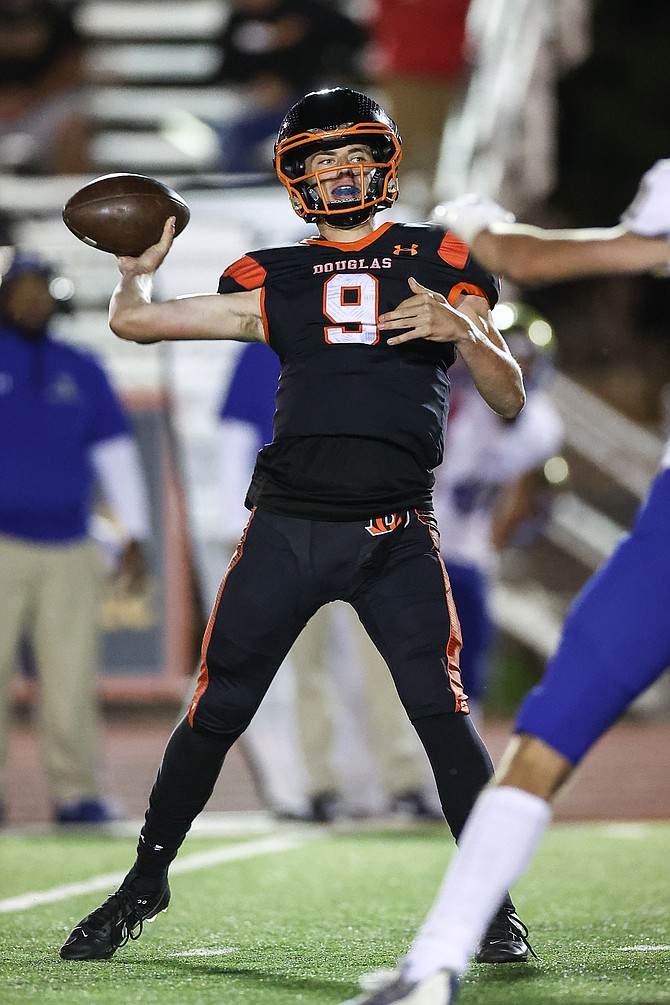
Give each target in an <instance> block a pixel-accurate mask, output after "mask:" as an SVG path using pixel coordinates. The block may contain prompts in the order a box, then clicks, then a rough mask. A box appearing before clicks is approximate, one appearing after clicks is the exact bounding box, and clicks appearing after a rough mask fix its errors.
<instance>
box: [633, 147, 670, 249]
mask: <svg viewBox="0 0 670 1005" xmlns="http://www.w3.org/2000/svg"><path fill="white" fill-rule="evenodd" d="M621 222H622V223H623V225H624V226H625V227H626V228H627V229H628V230H632V231H633V233H634V234H640V236H642V237H661V236H666V235H669V234H670V159H666V160H660V161H656V163H655V164H654V166H653V167H651V168H649V170H648V171H647V172H646V173H645V174H644V175H643V176H642V179H641V181H640V184H639V186H638V190H637V193H636V195H635V198H634V199H633V201H632V202H631V204H630V206H629V207H628V208H627V209H625V210H624V212H623V213H622V214H621Z"/></svg>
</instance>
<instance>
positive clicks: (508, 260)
mask: <svg viewBox="0 0 670 1005" xmlns="http://www.w3.org/2000/svg"><path fill="white" fill-rule="evenodd" d="M444 216H445V218H446V219H447V220H448V221H449V225H450V226H451V228H452V230H454V231H455V232H456V233H458V234H460V236H461V237H463V238H464V239H466V240H467V241H468V243H470V244H471V245H472V248H473V251H474V253H475V254H476V255H477V258H478V259H479V260H480V261H482V262H484V263H485V264H486V265H487V266H488V267H489V268H493V269H496V270H497V269H501V270H502V271H503V272H511V273H512V274H513V275H514V276H515V278H518V279H523V278H525V277H527V276H531V277H532V279H534V280H536V281H542V280H551V279H567V278H569V277H572V276H575V277H576V276H579V275H584V274H587V273H591V274H593V273H597V272H603V273H606V272H607V273H619V272H625V271H638V270H640V269H644V268H645V267H648V268H651V267H656V268H663V269H664V271H665V272H666V274H667V272H668V264H669V262H668V252H669V251H670V243H669V242H668V240H667V236H665V237H660V238H654V236H653V235H657V234H663V235H667V234H668V233H670V160H665V161H659V162H658V163H657V164H656V165H654V167H653V168H652V169H651V170H650V171H649V172H647V174H646V175H645V176H644V178H643V179H642V183H641V185H640V188H639V191H638V195H637V196H636V198H635V199H634V201H633V203H632V204H631V206H630V207H629V208H628V209H627V210H626V212H625V213H624V214H623V216H622V224H623V226H621V227H614V228H611V229H610V230H607V231H601V232H597V231H586V230H582V231H563V232H549V231H542V230H538V229H537V228H534V227H524V226H521V225H519V224H516V223H514V222H513V218H510V214H508V213H507V212H506V211H505V210H503V209H502V208H501V207H499V206H497V205H496V204H495V203H492V202H491V201H490V200H488V199H484V198H480V197H478V196H466V197H463V198H461V199H458V200H455V201H454V202H453V203H451V204H447V206H446V207H445V212H444ZM664 258H665V261H664ZM668 514H670V442H669V443H668V446H667V448H666V451H665V456H664V458H663V461H662V463H661V470H660V472H659V474H658V475H657V477H656V479H655V481H654V483H653V484H652V486H651V489H650V491H649V494H648V496H647V499H646V501H645V502H644V504H643V506H642V508H641V510H640V512H639V514H638V517H637V520H636V522H635V524H634V526H633V529H632V531H631V532H630V534H629V535H628V537H627V538H626V539H625V540H624V541H622V543H621V544H620V545H619V546H618V547H617V548H616V550H615V551H614V553H613V554H612V556H611V557H610V558H609V559H608V561H607V562H605V564H604V565H603V566H602V567H601V569H600V570H599V571H598V572H597V573H596V574H595V575H594V576H593V577H592V578H591V579H590V580H589V582H588V583H587V584H586V586H585V587H584V588H583V589H582V591H581V592H580V593H579V594H578V596H577V598H576V600H575V601H574V603H573V605H572V608H571V610H570V612H569V613H568V617H567V620H566V622H565V626H564V629H563V635H562V638H561V641H560V644H559V646H558V650H557V652H556V653H555V655H554V656H553V657H552V659H551V660H550V661H549V664H548V667H547V670H546V673H545V675H544V677H543V679H542V681H541V682H540V684H539V685H538V686H537V687H535V688H534V689H533V690H532V691H531V692H530V694H529V695H528V696H527V698H526V699H525V700H524V702H523V703H522V705H521V707H520V709H519V712H518V714H517V719H516V724H515V736H514V738H513V739H512V740H511V741H510V743H509V745H508V748H507V751H506V754H505V757H504V759H503V763H502V765H501V767H500V769H499V771H498V774H497V780H496V784H495V785H494V786H490V787H488V788H487V789H486V790H485V791H484V792H483V793H482V795H481V796H480V797H479V799H478V801H477V804H476V806H475V809H474V810H473V813H472V816H471V817H470V819H469V820H468V823H467V825H466V827H465V830H464V833H463V835H462V837H461V839H460V841H459V851H458V853H457V855H456V856H455V858H454V860H453V862H452V863H451V865H450V867H449V869H448V871H447V875H446V877H445V879H444V882H443V884H442V887H441V889H440V892H439V894H438V897H437V899H436V901H435V904H434V905H433V908H432V910H431V911H430V913H429V915H428V918H427V919H426V921H425V922H424V924H423V926H422V927H421V929H420V931H419V934H418V936H417V937H416V939H415V941H414V943H413V945H412V947H411V949H410V950H409V952H408V954H407V956H406V957H405V958H404V959H403V961H402V962H401V966H400V968H399V972H398V973H397V975H396V976H395V977H392V978H390V979H389V978H383V977H382V980H381V982H380V983H378V985H377V987H376V988H375V990H373V991H371V992H369V993H367V994H362V995H361V996H359V997H358V998H356V999H354V1000H352V1001H350V1002H348V1003H346V1005H451V1003H453V1002H454V1001H455V1000H456V996H457V993H458V979H459V977H460V976H461V975H462V974H463V973H464V972H465V971H466V969H467V968H468V966H469V963H470V960H471V959H472V957H473V955H474V954H475V953H476V949H477V946H478V945H479V940H480V938H481V935H482V932H484V931H485V930H486V928H487V925H488V924H489V921H490V918H491V916H492V914H493V912H494V911H495V910H496V908H497V904H498V900H499V897H500V895H501V892H502V891H503V890H505V889H506V888H507V885H508V884H511V883H514V882H516V880H517V879H519V877H520V876H521V875H522V874H523V872H524V870H525V869H526V868H527V866H528V864H529V862H530V860H531V858H532V855H533V853H534V851H535V849H536V847H537V845H538V844H539V842H540V839H541V837H542V835H543V833H544V831H545V829H546V828H547V826H548V824H549V821H550V818H551V803H552V800H553V799H554V798H555V796H556V794H557V793H558V792H559V790H560V789H561V787H562V786H563V784H564V783H565V782H566V780H567V779H568V778H569V777H570V776H571V775H572V773H573V771H574V770H575V768H576V766H577V765H578V764H579V763H580V761H581V760H582V758H583V757H584V756H585V754H586V753H587V752H588V751H589V750H590V749H591V747H592V746H593V745H594V744H595V743H596V741H597V740H598V739H599V738H600V737H601V736H602V735H603V733H605V732H606V730H607V729H608V728H609V727H610V726H611V725H612V724H613V723H614V722H615V721H616V720H617V719H618V718H619V717H620V716H621V715H622V714H623V713H624V712H625V710H626V709H627V708H628V706H629V705H630V704H631V703H632V702H633V701H634V700H635V699H636V698H637V697H638V696H639V695H640V694H641V693H642V692H643V691H645V690H646V689H647V688H648V687H649V686H650V685H651V684H652V683H653V682H654V681H655V680H657V678H658V677H660V675H661V674H662V673H663V672H664V671H665V669H666V668H667V667H668V665H669V664H670V623H669V621H668V611H670V557H669V556H670V519H669V517H668Z"/></svg>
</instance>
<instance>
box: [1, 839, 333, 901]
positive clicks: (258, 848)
mask: <svg viewBox="0 0 670 1005" xmlns="http://www.w3.org/2000/svg"><path fill="white" fill-rule="evenodd" d="M321 833H322V832H321ZM319 836H321V834H320V833H319V832H318V831H317V832H309V833H307V832H301V833H300V834H285V835H278V836H277V837H270V838H262V839H260V840H258V841H248V842H247V843H246V844H239V845H234V846H233V847H232V848H215V849H213V850H212V851H202V852H196V853H195V854H194V855H186V856H185V857H184V858H183V859H182V860H181V861H179V860H177V861H176V862H175V863H174V865H173V866H172V867H171V873H172V875H173V876H174V875H175V874H177V873H181V872H196V871H197V870H198V869H206V868H207V867H208V866H212V865H221V864H222V863H223V862H234V861H236V860H238V859H243V858H254V857H255V856H256V855H271V854H273V853H275V852H280V851H291V849H293V848H299V847H300V845H302V844H305V842H307V841H310V840H313V839H314V838H316V837H319ZM125 875H126V874H125V872H108V873H105V874H104V875H101V876H94V877H93V878H92V879H87V880H83V881H82V882H80V883H67V884H65V885H64V886H52V887H51V889H50V890H35V891H33V892H31V893H22V894H20V895H19V896H18V897H8V898H7V899H6V900H0V914H9V913H10V912H12V911H28V910H30V908H31V907H38V906H40V905H41V904H55V903H56V902H57V901H59V900H67V898H68V897H78V896H79V895H80V894H83V893H94V892H95V891H97V890H107V889H108V888H110V887H111V888H115V887H117V886H118V885H119V883H121V881H122V880H123V878H124V877H125Z"/></svg>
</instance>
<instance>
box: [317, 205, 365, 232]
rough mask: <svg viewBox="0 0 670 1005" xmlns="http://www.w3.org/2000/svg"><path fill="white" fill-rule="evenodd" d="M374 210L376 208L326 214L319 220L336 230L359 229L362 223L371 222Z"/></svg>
mask: <svg viewBox="0 0 670 1005" xmlns="http://www.w3.org/2000/svg"><path fill="white" fill-rule="evenodd" d="M376 208H377V207H376V206H368V207H366V208H365V209H358V210H354V211H353V212H351V213H342V214H339V213H332V214H331V213H326V214H325V216H323V217H321V219H322V220H325V221H326V223H327V224H328V226H329V227H334V228H336V229H337V230H352V229H353V228H354V227H360V225H361V224H362V223H367V221H368V220H371V219H372V217H373V216H374V215H375V209H376Z"/></svg>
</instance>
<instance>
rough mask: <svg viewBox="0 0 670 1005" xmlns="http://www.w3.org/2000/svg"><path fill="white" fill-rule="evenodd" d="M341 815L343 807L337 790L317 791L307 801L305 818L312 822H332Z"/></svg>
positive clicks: (342, 814)
mask: <svg viewBox="0 0 670 1005" xmlns="http://www.w3.org/2000/svg"><path fill="white" fill-rule="evenodd" d="M343 816H344V808H343V806H342V800H341V799H340V797H339V796H338V794H337V792H318V793H317V794H316V795H315V796H312V798H311V799H310V801H309V811H308V813H307V816H306V818H305V819H306V820H308V821H309V822H310V823H313V824H332V823H333V821H334V820H339V819H341V817H343Z"/></svg>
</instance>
